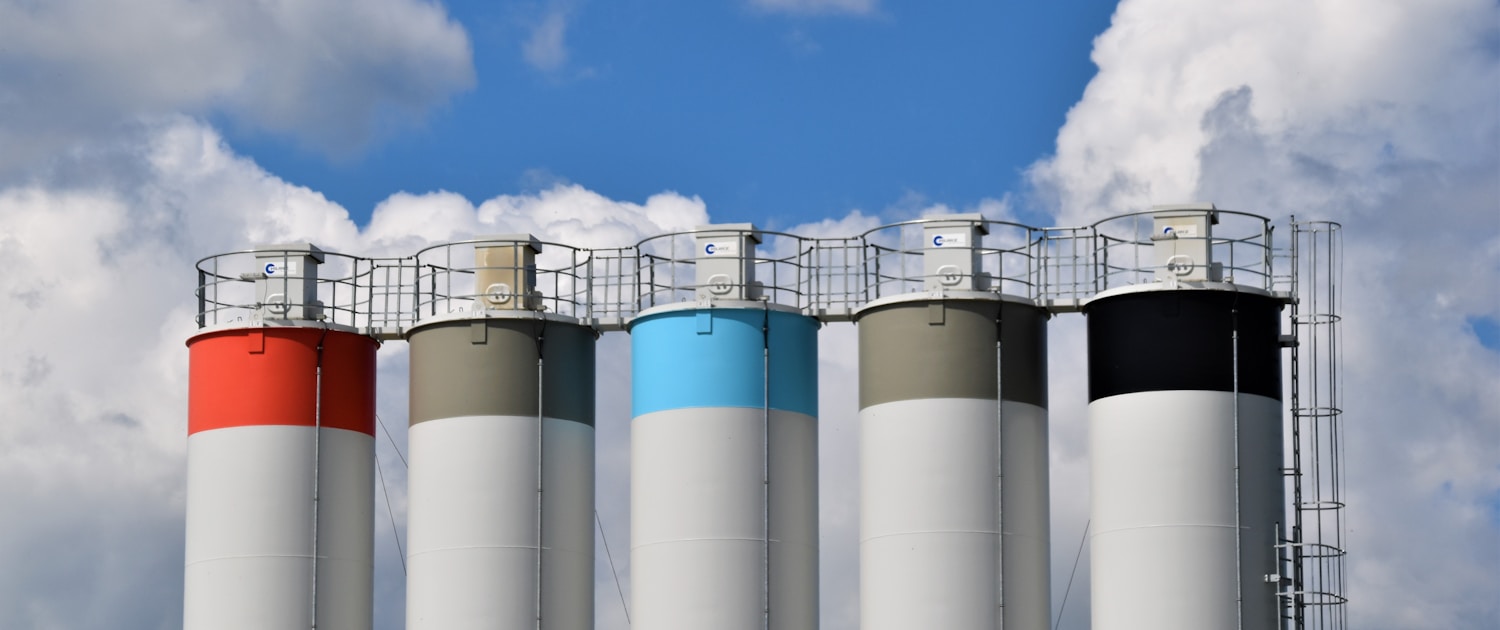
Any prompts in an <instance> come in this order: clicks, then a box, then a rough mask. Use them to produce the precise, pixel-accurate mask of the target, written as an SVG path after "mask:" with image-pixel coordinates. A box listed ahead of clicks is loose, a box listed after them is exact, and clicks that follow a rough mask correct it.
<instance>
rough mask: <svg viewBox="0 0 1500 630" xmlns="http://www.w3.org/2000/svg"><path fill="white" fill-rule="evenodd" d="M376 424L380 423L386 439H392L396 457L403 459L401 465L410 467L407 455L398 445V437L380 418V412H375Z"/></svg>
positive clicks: (392, 448)
mask: <svg viewBox="0 0 1500 630" xmlns="http://www.w3.org/2000/svg"><path fill="white" fill-rule="evenodd" d="M375 424H377V425H380V430H381V432H383V433H385V439H387V440H389V441H390V443H391V450H393V451H396V457H397V458H399V459H400V460H401V467H402V468H410V467H411V465H410V464H407V463H406V456H405V455H402V454H401V447H399V446H396V438H394V437H391V430H390V429H387V428H386V426H385V422H384V421H382V420H381V419H380V414H378V413H377V414H375Z"/></svg>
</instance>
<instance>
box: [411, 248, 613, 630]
mask: <svg viewBox="0 0 1500 630" xmlns="http://www.w3.org/2000/svg"><path fill="white" fill-rule="evenodd" d="M443 247H454V246H443ZM473 249H474V252H475V253H474V256H475V259H476V266H475V269H474V270H473V278H474V280H473V282H474V287H475V290H474V291H472V292H468V291H467V288H465V289H463V290H460V291H459V292H458V293H465V295H457V294H450V295H449V296H448V299H447V300H445V301H442V303H441V306H440V307H439V309H438V310H444V309H442V308H441V307H442V306H446V307H447V309H446V310H451V311H452V312H446V313H444V314H441V315H437V316H429V317H427V318H426V319H424V320H422V321H419V322H418V323H417V324H416V325H415V326H414V327H412V328H411V330H410V332H409V333H408V335H407V338H408V341H409V342H410V343H411V416H410V422H411V427H410V433H409V442H410V447H409V448H410V451H411V462H410V472H409V486H408V487H409V500H410V503H409V511H408V521H407V523H408V525H407V528H408V529H407V535H408V536H409V548H408V558H409V560H408V563H407V564H408V571H409V574H408V576H407V627H408V628H411V629H413V630H421V629H434V630H435V629H438V628H442V629H449V628H500V629H507V630H508V629H516V630H519V629H521V628H526V629H535V628H548V629H553V628H557V629H562V628H580V629H581V628H591V627H593V616H594V615H593V604H594V594H593V593H594V589H593V562H594V538H593V508H594V426H593V424H594V340H595V337H596V335H595V332H594V330H593V329H592V328H589V327H587V326H584V325H582V324H580V323H579V322H577V321H576V320H574V319H572V318H570V317H565V316H562V315H558V314H554V313H549V312H544V311H543V310H542V309H541V308H539V307H540V306H542V305H543V304H544V303H545V302H546V301H547V298H545V297H543V296H542V295H541V294H540V293H538V292H537V291H536V289H535V283H536V266H535V255H536V254H537V253H538V252H539V251H540V249H541V246H540V244H539V243H538V242H537V241H536V240H535V239H533V238H531V237H530V236H529V235H528V236H517V237H495V238H493V239H490V240H486V241H483V242H479V243H476V244H474V245H473ZM463 253H465V254H466V253H467V252H463ZM445 255H446V253H445ZM419 260H420V258H419ZM432 273H433V275H434V277H438V278H444V279H446V278H445V276H444V275H443V274H444V273H445V272H444V271H441V270H434V271H432ZM433 284H434V285H436V286H443V285H444V283H443V282H442V281H440V280H435V281H433ZM464 286H465V287H467V285H464ZM470 299H472V301H470ZM460 309H462V310H460ZM551 310H556V309H551Z"/></svg>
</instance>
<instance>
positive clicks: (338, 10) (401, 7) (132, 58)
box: [0, 0, 474, 174]
mask: <svg viewBox="0 0 1500 630" xmlns="http://www.w3.org/2000/svg"><path fill="white" fill-rule="evenodd" d="M0 42H4V45H3V46H0V146H5V147H6V148H7V151H5V152H4V154H3V155H0V174H3V173H4V172H5V171H6V170H8V169H14V168H17V167H19V166H22V165H23V164H22V162H23V161H27V160H34V159H35V157H36V156H38V155H50V154H52V153H53V152H55V151H57V150H60V149H64V148H66V147H69V146H72V145H73V143H74V142H76V141H78V140H80V139H84V138H95V137H97V136H99V135H100V134H105V133H113V132H115V131H117V128H118V127H119V126H120V125H122V124H129V123H132V122H133V121H134V120H135V119H136V118H137V117H139V116H156V115H164V114H171V113H177V112H188V113H193V114H203V115H210V114H211V115H219V114H222V115H225V116H226V117H227V118H228V119H229V120H231V121H233V122H234V123H235V124H238V125H244V126H246V127H248V128H252V129H259V130H265V131H269V132H273V133H278V134H288V135H291V136H292V137H294V138H296V139H298V140H299V141H303V142H307V143H309V144H310V145H311V146H313V147H316V148H318V149H321V150H325V151H330V152H334V153H345V152H349V151H353V150H355V149H358V148H359V147H362V146H364V145H365V144H367V143H368V142H370V141H371V140H372V138H374V137H376V136H379V135H380V134H381V133H382V130H383V129H385V128H386V127H388V126H390V125H391V124H392V123H403V122H410V121H413V120H416V119H418V118H420V115H421V114H422V113H423V112H425V111H426V110H428V109H429V108H431V107H433V106H434V105H437V104H440V103H443V102H444V101H446V100H447V99H448V98H449V97H450V96H451V95H452V94H454V93H455V92H457V91H460V90H463V89H465V88H467V87H469V86H470V85H471V84H472V83H473V80H474V76H473V74H474V71H473V65H472V59H471V57H472V51H471V50H470V44H469V39H468V35H467V34H466V33H465V32H464V29H463V28H462V27H461V26H459V25H458V24H457V23H456V22H454V21H452V20H450V19H449V18H448V16H447V14H446V12H445V11H444V10H443V8H442V7H441V5H437V4H434V3H430V2H426V1H423V0H375V1H373V2H371V1H353V0H320V1H318V2H255V3H232V4H229V5H223V4H218V3H202V2H194V1H191V0H148V1H144V2H131V3H128V4H122V3H117V2H99V1H97V0H60V1H57V2H24V1H22V2H17V1H14V0H7V1H5V2H0Z"/></svg>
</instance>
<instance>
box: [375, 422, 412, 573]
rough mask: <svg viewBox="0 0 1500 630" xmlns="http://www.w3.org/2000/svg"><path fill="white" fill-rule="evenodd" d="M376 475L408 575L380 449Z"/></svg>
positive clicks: (402, 571)
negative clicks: (381, 464) (382, 467)
mask: <svg viewBox="0 0 1500 630" xmlns="http://www.w3.org/2000/svg"><path fill="white" fill-rule="evenodd" d="M376 417H379V416H376ZM375 477H376V478H377V479H379V480H380V493H381V494H383V495H385V513H386V515H387V516H389V517H391V538H393V539H395V541H396V557H397V558H400V559H401V575H406V550H405V549H402V548H401V532H400V531H399V530H397V529H396V509H395V508H394V507H392V506H391V493H390V491H389V490H387V489H386V487H385V472H384V471H382V470H381V469H380V451H376V452H375Z"/></svg>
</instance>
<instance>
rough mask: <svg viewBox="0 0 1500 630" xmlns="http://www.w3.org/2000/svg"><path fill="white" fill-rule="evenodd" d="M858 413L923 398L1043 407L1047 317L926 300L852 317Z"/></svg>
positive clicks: (1011, 306)
mask: <svg viewBox="0 0 1500 630" xmlns="http://www.w3.org/2000/svg"><path fill="white" fill-rule="evenodd" d="M858 324H859V407H860V409H864V408H866V407H869V406H872V405H878V404H881V403H888V402H895V401H898V400H917V399H923V398H982V399H991V400H993V399H995V398H997V396H996V378H995V368H996V356H997V355H996V348H995V346H996V341H997V340H1000V341H1003V343H1002V344H1001V350H1000V353H1001V355H1003V356H1002V357H1001V358H1002V359H1003V365H1002V366H1001V372H1002V374H1003V377H1004V378H1003V379H1002V383H1001V385H1000V386H1001V387H1002V388H1003V389H1004V398H1005V400H1012V401H1016V402H1023V403H1029V404H1033V405H1037V406H1039V407H1046V406H1047V373H1046V366H1047V328H1046V326H1047V314H1046V312H1045V311H1043V310H1041V309H1038V308H1035V307H1032V306H1028V305H1025V304H1017V303H1014V302H1000V301H977V300H930V301H913V302H900V303H896V304H890V305H887V306H882V307H876V308H874V309H870V310H868V311H865V312H864V313H862V314H861V315H860V316H859V320H858Z"/></svg>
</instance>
